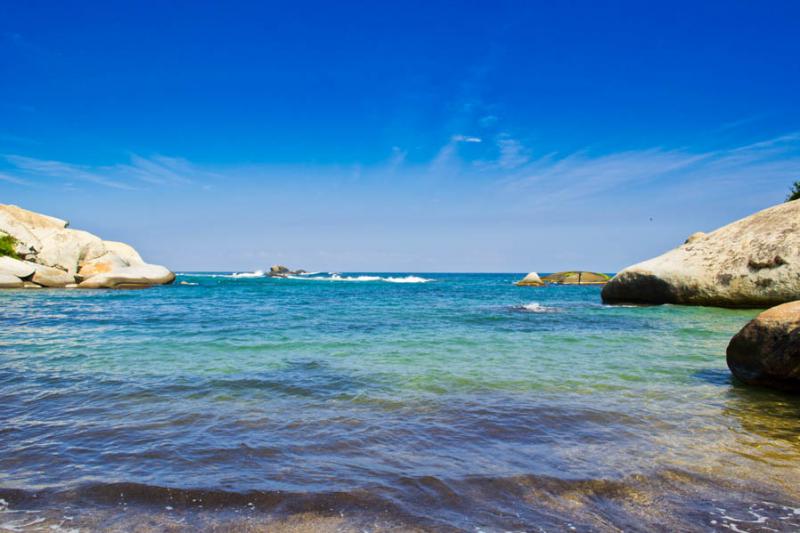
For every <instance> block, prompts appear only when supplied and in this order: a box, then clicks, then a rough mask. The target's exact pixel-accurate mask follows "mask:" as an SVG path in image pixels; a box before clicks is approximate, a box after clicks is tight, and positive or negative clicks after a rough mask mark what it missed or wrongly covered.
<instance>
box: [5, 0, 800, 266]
mask: <svg viewBox="0 0 800 533" xmlns="http://www.w3.org/2000/svg"><path fill="white" fill-rule="evenodd" d="M226 4H232V5H225V4H223V3H221V2H217V3H213V4H212V3H206V2H199V1H191V2H147V1H141V2H117V1H108V0H104V1H102V2H100V1H98V2H38V1H25V2H18V1H11V0H0V203H11V204H16V205H20V206H22V207H25V208H27V209H32V210H34V211H39V212H43V213H46V214H50V215H53V216H58V217H61V218H65V219H67V220H69V221H70V222H71V226H72V227H75V228H78V229H86V230H89V231H91V232H93V233H96V234H98V235H100V236H101V237H103V238H105V239H110V240H122V241H125V242H128V243H130V244H132V245H134V246H135V247H136V248H137V249H138V250H139V251H140V252H141V253H142V255H143V256H144V258H145V259H146V260H148V261H150V262H154V263H160V264H164V265H166V266H168V267H170V268H172V269H174V270H177V271H187V270H235V271H244V270H255V269H264V268H268V267H269V266H270V265H272V264H276V263H281V264H286V265H289V266H291V267H296V268H305V269H307V270H329V271H346V272H365V271H370V272H528V271H540V272H551V271H557V270H565V269H585V270H597V271H605V272H615V271H617V270H619V269H621V268H623V267H625V266H627V265H630V264H632V263H635V262H638V261H641V260H644V259H647V258H649V257H652V256H655V255H658V254H660V253H663V252H665V251H667V250H669V249H671V248H673V247H675V246H677V245H679V244H681V243H682V242H683V241H684V240H685V238H686V237H687V236H688V235H690V234H691V233H693V232H695V231H710V230H713V229H715V228H717V227H719V226H722V225H724V224H727V223H729V222H731V221H734V220H736V219H738V218H741V217H743V216H746V215H748V214H751V213H753V212H755V211H758V210H760V209H763V208H766V207H768V206H771V205H774V204H776V203H779V202H781V201H783V200H784V198H785V197H786V194H787V193H788V190H789V188H790V186H791V183H792V182H793V181H794V180H796V179H800V96H798V95H800V39H798V31H797V27H798V21H800V3H798V2H794V1H787V2H769V1H767V2H749V1H747V2H745V1H725V2H714V1H708V2H685V3H681V2H661V3H655V2H612V1H609V2H589V1H586V2H568V1H564V2H535V1H514V2H504V1H492V2H489V1H484V2H471V1H461V2H450V1H447V2H443V1H441V2H440V1H433V0H428V1H421V2H415V1H405V2H388V1H387V2H367V1H362V2H354V1H347V0H344V1H341V2H311V1H297V2H286V1H282V2H268V1H264V2H252V3H248V2H230V3H226Z"/></svg>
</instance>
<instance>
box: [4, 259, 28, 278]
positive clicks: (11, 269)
mask: <svg viewBox="0 0 800 533" xmlns="http://www.w3.org/2000/svg"><path fill="white" fill-rule="evenodd" d="M34 272H36V265H35V264H34V263H29V262H27V261H20V260H19V259H14V258H13V257H8V256H3V257H0V274H11V275H12V276H16V277H18V278H27V277H30V276H32V275H33V273H34Z"/></svg>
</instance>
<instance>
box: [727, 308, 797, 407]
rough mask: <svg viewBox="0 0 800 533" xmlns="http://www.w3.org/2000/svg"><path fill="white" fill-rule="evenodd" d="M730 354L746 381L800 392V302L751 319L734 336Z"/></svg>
mask: <svg viewBox="0 0 800 533" xmlns="http://www.w3.org/2000/svg"><path fill="white" fill-rule="evenodd" d="M727 356H728V368H730V369H731V372H732V373H733V375H734V376H736V377H737V378H738V379H739V380H741V381H742V382H744V383H748V384H751V385H762V386H767V387H773V388H778V389H782V390H790V391H794V392H800V301H795V302H789V303H785V304H782V305H779V306H777V307H773V308H771V309H768V310H766V311H764V312H763V313H761V314H760V315H758V316H757V317H756V318H755V319H753V320H751V321H750V322H749V323H748V324H747V325H746V326H745V327H744V328H742V330H741V331H739V333H737V334H736V335H735V336H734V337H733V338H732V339H731V342H730V344H728V351H727Z"/></svg>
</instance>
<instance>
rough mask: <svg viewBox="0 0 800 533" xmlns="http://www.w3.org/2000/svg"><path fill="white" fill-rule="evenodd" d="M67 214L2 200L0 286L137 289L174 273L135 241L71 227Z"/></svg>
mask: <svg viewBox="0 0 800 533" xmlns="http://www.w3.org/2000/svg"><path fill="white" fill-rule="evenodd" d="M68 226H69V223H68V222H67V221H66V220H61V219H59V218H55V217H51V216H47V215H42V214H39V213H34V212H33V211H28V210H26V209H22V208H21V207H17V206H15V205H4V204H0V288H4V289H23V288H24V289H40V288H44V287H48V288H68V289H72V288H80V289H136V288H143V287H150V286H153V285H164V284H168V283H172V282H173V281H174V280H175V274H173V273H172V272H171V271H170V270H169V269H167V268H165V267H163V266H160V265H151V264H148V263H145V262H144V260H142V257H141V256H140V255H139V253H138V252H137V251H136V250H135V249H133V247H131V246H129V245H127V244H125V243H122V242H116V241H104V240H102V239H101V238H100V237H97V236H96V235H93V234H91V233H89V232H87V231H82V230H76V229H71V228H69V227H68Z"/></svg>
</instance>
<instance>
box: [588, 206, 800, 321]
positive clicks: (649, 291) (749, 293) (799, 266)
mask: <svg viewBox="0 0 800 533" xmlns="http://www.w3.org/2000/svg"><path fill="white" fill-rule="evenodd" d="M602 295H603V301H605V302H608V303H644V304H663V303H672V304H685V305H709V306H717V307H769V306H772V305H777V304H781V303H784V302H789V301H792V300H797V299H800V201H794V202H788V203H785V204H780V205H776V206H774V207H770V208H769V209H764V210H763V211H759V212H758V213H756V214H754V215H750V216H749V217H746V218H743V219H741V220H738V221H736V222H733V223H732V224H728V225H727V226H724V227H722V228H720V229H718V230H716V231H713V232H711V233H709V234H705V235H703V234H697V233H696V234H694V235H692V236H691V237H690V238H689V239H687V241H686V243H684V244H683V245H681V246H679V247H678V248H675V249H674V250H671V251H669V252H667V253H665V254H663V255H660V256H658V257H656V258H654V259H650V260H647V261H644V262H642V263H638V264H636V265H633V266H630V267H628V268H626V269H624V270H623V271H622V272H620V273H619V274H617V275H616V276H614V278H613V279H612V280H611V281H610V282H609V283H608V284H607V285H606V286H605V287H603V293H602Z"/></svg>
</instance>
